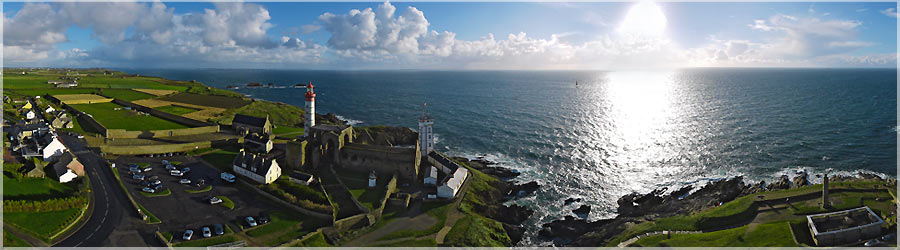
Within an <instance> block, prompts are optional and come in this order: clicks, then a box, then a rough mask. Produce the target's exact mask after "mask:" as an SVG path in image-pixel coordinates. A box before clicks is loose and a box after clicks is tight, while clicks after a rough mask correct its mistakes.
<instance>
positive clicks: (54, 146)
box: [41, 135, 66, 161]
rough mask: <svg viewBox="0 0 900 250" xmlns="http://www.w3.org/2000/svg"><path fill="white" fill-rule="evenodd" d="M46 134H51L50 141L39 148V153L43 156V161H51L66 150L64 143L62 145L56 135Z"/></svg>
mask: <svg viewBox="0 0 900 250" xmlns="http://www.w3.org/2000/svg"><path fill="white" fill-rule="evenodd" d="M47 136H52V139H50V143H48V144H47V146H45V147H44V148H42V149H41V155H42V156H43V157H44V161H52V160H54V159H56V157H58V156H60V155H62V154H63V153H65V152H66V145H63V143H62V142H61V141H60V140H59V137H56V135H47Z"/></svg>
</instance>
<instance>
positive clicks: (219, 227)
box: [215, 224, 225, 235]
mask: <svg viewBox="0 0 900 250" xmlns="http://www.w3.org/2000/svg"><path fill="white" fill-rule="evenodd" d="M215 228H216V235H223V234H225V228H224V227H223V226H222V224H216V225H215Z"/></svg>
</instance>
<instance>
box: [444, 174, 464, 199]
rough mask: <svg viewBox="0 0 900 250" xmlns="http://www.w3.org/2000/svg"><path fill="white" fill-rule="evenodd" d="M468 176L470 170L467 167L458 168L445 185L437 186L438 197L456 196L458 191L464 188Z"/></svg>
mask: <svg viewBox="0 0 900 250" xmlns="http://www.w3.org/2000/svg"><path fill="white" fill-rule="evenodd" d="M468 176H469V170H467V169H466V168H458V169H456V171H454V172H453V175H451V176H450V178H449V179H447V182H444V185H441V186H440V187H438V188H437V193H438V197H441V198H446V199H449V198H453V196H456V193H457V192H459V189H460V188H462V185H463V183H464V182H465V181H466V177H468Z"/></svg>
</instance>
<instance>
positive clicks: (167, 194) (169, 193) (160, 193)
mask: <svg viewBox="0 0 900 250" xmlns="http://www.w3.org/2000/svg"><path fill="white" fill-rule="evenodd" d="M171 194H172V191H171V190H169V189H168V188H166V190H163V191H162V192H159V193H147V192H144V191H141V195H143V196H144V197H162V196H169V195H171Z"/></svg>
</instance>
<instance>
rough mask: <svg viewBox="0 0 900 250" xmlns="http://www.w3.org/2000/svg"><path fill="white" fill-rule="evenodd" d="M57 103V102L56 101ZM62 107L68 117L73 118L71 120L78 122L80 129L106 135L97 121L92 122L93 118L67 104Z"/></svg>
mask: <svg viewBox="0 0 900 250" xmlns="http://www.w3.org/2000/svg"><path fill="white" fill-rule="evenodd" d="M54 99H56V98H54ZM57 101H59V100H58V99H57ZM62 107H63V109H65V110H66V111H68V112H69V114H70V115H72V116H73V117H72V118H73V119H77V120H78V125H81V127H82V129H85V128H91V130H94V132H97V133H100V134H101V135H106V131H107V129H106V127H104V126H103V125H102V124H100V123H99V122H97V120H94V118H93V117H91V116H89V115H86V113H84V112H81V110H78V109H75V108H74V107H72V106H69V105H68V104H62Z"/></svg>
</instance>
